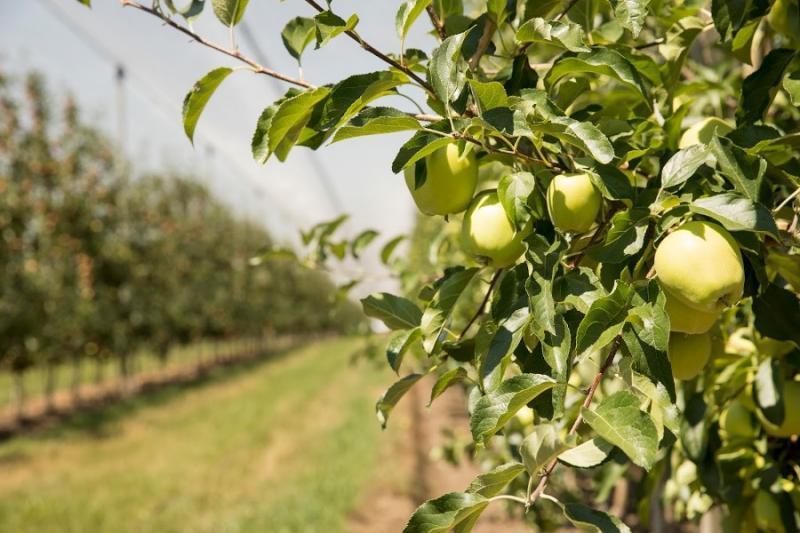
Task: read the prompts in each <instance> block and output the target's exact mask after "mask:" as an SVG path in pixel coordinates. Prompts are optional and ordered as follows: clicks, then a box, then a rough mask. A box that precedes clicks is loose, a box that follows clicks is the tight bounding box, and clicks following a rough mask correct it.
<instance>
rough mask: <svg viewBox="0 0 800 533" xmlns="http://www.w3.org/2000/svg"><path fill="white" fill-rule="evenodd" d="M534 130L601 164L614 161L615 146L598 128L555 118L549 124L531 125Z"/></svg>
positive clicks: (562, 118)
mask: <svg viewBox="0 0 800 533" xmlns="http://www.w3.org/2000/svg"><path fill="white" fill-rule="evenodd" d="M529 126H530V127H531V129H532V130H534V131H541V132H543V133H548V134H550V135H553V136H554V137H558V139H559V140H561V141H563V142H566V143H569V144H572V145H574V146H576V147H578V148H579V149H581V150H583V151H584V152H586V153H587V154H588V155H590V156H592V157H593V158H594V159H595V160H597V161H598V162H599V163H603V164H605V163H610V162H611V161H612V160H613V159H614V146H613V145H612V144H611V141H609V140H608V137H606V136H605V135H604V134H603V132H602V131H600V130H599V129H598V128H597V126H595V125H594V124H592V123H590V122H579V121H577V120H575V119H573V118H569V117H554V118H552V119H550V121H549V122H543V123H536V124H529Z"/></svg>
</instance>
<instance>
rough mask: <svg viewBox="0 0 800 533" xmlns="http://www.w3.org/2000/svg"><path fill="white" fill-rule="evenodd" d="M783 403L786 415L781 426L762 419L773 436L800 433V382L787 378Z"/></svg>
mask: <svg viewBox="0 0 800 533" xmlns="http://www.w3.org/2000/svg"><path fill="white" fill-rule="evenodd" d="M783 405H784V406H785V410H784V411H785V413H786V414H785V416H784V418H783V423H782V424H781V425H779V426H776V425H775V424H771V423H770V422H768V421H767V420H765V419H763V418H762V419H761V422H762V423H763V424H764V429H765V430H766V431H767V433H769V434H770V435H772V436H773V437H790V436H792V435H798V434H800V408H798V406H800V383H798V382H797V381H792V380H787V381H784V382H783Z"/></svg>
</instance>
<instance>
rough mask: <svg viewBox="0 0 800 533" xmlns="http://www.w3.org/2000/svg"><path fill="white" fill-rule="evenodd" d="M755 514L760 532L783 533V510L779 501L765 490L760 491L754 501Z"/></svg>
mask: <svg viewBox="0 0 800 533" xmlns="http://www.w3.org/2000/svg"><path fill="white" fill-rule="evenodd" d="M753 514H754V517H755V522H756V527H757V528H758V531H762V532H764V533H783V532H784V531H785V529H784V527H783V520H782V519H781V508H780V505H778V502H777V500H776V499H775V498H774V497H773V496H772V494H770V493H769V492H767V491H765V490H759V491H758V493H757V494H756V498H755V500H753Z"/></svg>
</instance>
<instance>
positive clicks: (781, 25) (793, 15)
mask: <svg viewBox="0 0 800 533" xmlns="http://www.w3.org/2000/svg"><path fill="white" fill-rule="evenodd" d="M767 21H768V22H769V25H770V26H772V27H773V28H774V29H775V31H777V32H778V33H782V34H783V35H785V36H787V37H791V38H792V39H797V37H798V36H800V11H798V9H797V0H775V3H774V4H772V9H770V10H769V13H768V14H767Z"/></svg>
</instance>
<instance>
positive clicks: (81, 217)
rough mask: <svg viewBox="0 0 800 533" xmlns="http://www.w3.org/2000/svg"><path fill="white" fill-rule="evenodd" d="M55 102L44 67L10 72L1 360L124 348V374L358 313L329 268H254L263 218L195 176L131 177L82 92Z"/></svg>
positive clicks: (4, 124) (0, 127)
mask: <svg viewBox="0 0 800 533" xmlns="http://www.w3.org/2000/svg"><path fill="white" fill-rule="evenodd" d="M23 85H24V91H21V90H20V89H22V88H23ZM23 92H24V95H23V94H22V93H23ZM49 100H50V98H49V96H48V94H47V91H46V90H45V88H44V84H43V80H42V78H41V77H40V76H38V75H30V76H28V77H27V79H26V80H25V82H24V84H17V83H14V82H13V81H11V80H10V79H9V78H3V79H2V81H0V198H2V200H0V365H2V366H3V367H5V368H10V369H12V370H13V371H14V372H15V374H16V375H17V376H18V377H19V378H21V376H22V373H23V372H24V371H26V370H27V369H29V368H30V367H31V366H33V365H45V366H47V367H48V368H49V369H50V370H52V369H53V368H54V367H55V366H56V365H57V364H59V363H62V362H65V361H72V362H73V363H74V364H76V366H77V365H78V364H79V363H80V361H81V360H83V359H93V360H95V361H98V362H102V361H107V360H108V359H110V358H116V359H118V361H119V368H120V372H121V373H122V374H123V376H125V375H127V374H128V373H129V372H130V360H129V358H130V356H131V354H133V353H135V352H137V351H141V350H142V349H146V350H148V351H150V352H152V353H154V354H156V355H157V356H159V357H161V358H162V359H164V360H166V358H167V355H168V354H169V352H170V349H171V348H172V347H173V346H175V345H176V344H186V343H189V342H192V341H197V340H199V339H201V338H202V339H226V338H235V337H244V336H248V337H256V336H262V335H263V334H264V333H266V332H275V333H287V332H307V331H320V330H331V329H338V330H342V329H346V328H349V327H352V326H353V325H354V324H355V323H356V322H357V321H358V320H359V319H358V314H357V311H354V310H353V308H352V306H350V305H348V304H346V303H344V304H341V303H337V302H335V299H336V298H335V294H336V293H335V287H334V286H333V284H332V283H331V282H330V281H329V280H328V279H327V277H325V276H323V275H321V274H319V273H316V272H312V271H309V270H305V269H303V268H302V267H300V266H297V265H295V264H290V263H288V262H284V263H281V262H272V263H270V264H269V265H266V266H261V267H258V268H254V267H252V266H251V265H250V263H249V259H250V257H252V256H253V255H255V254H256V253H257V251H258V250H259V249H261V248H262V247H264V246H265V245H268V244H269V242H270V239H269V236H268V235H267V233H266V232H265V231H264V229H263V228H261V227H259V226H258V225H256V224H254V223H251V222H247V221H243V220H238V219H237V218H235V217H234V216H233V215H232V214H231V212H230V211H229V210H228V209H227V208H226V207H225V206H223V205H222V204H220V203H219V202H218V201H217V200H215V199H214V198H213V197H212V196H211V194H210V193H209V191H208V190H207V189H206V188H204V187H203V186H202V185H200V184H198V183H196V182H194V181H192V179H191V178H189V177H185V176H146V177H141V178H138V179H132V178H131V177H130V173H129V172H128V171H127V170H126V167H125V165H124V162H123V161H122V160H121V159H120V158H119V157H118V154H115V152H114V146H113V145H112V143H111V142H109V140H108V139H107V138H106V137H105V136H104V135H103V134H102V133H101V132H99V131H98V130H97V129H95V128H93V127H91V126H89V125H87V124H86V123H85V122H83V121H82V120H81V118H80V116H79V113H78V109H77V108H76V106H75V104H74V102H72V101H71V100H69V99H67V100H66V102H65V104H64V105H63V107H61V108H58V110H57V111H56V109H57V108H56V107H55V106H54V105H52V104H51V102H50V101H49ZM277 280H280V282H277ZM47 375H52V372H47ZM48 381H51V380H48ZM17 382H18V383H21V379H18V380H17ZM52 385H53V384H52V383H50V386H49V387H48V388H49V389H51V390H52Z"/></svg>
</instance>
